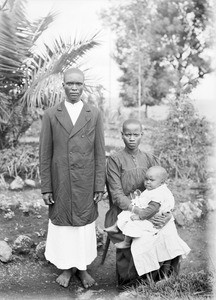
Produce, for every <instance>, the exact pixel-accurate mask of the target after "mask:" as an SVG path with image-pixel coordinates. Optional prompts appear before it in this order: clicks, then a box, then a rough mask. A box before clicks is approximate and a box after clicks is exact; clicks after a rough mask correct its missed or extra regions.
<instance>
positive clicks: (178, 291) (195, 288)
mask: <svg viewBox="0 0 216 300" xmlns="http://www.w3.org/2000/svg"><path fill="white" fill-rule="evenodd" d="M213 286H214V277H213V274H212V273H210V272H203V271H200V272H197V273H187V274H181V275H179V276H171V277H170V278H165V279H163V280H161V281H159V282H156V283H153V282H152V281H151V280H150V281H143V282H142V283H141V284H140V285H139V286H138V287H137V288H135V289H133V290H132V291H131V292H132V294H133V296H134V298H135V297H137V298H136V299H149V300H151V299H167V300H168V299H172V300H174V299H210V297H211V296H212V290H213ZM139 297H141V298H139ZM191 297H192V298H191Z"/></svg>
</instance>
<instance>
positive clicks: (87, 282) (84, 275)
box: [77, 270, 97, 289]
mask: <svg viewBox="0 0 216 300" xmlns="http://www.w3.org/2000/svg"><path fill="white" fill-rule="evenodd" d="M77 275H78V277H79V279H80V280H81V282H82V284H83V286H84V288H85V289H87V288H89V287H91V286H93V285H97V282H96V281H95V280H94V278H92V277H91V275H90V274H89V273H88V272H87V271H80V270H78V271H77Z"/></svg>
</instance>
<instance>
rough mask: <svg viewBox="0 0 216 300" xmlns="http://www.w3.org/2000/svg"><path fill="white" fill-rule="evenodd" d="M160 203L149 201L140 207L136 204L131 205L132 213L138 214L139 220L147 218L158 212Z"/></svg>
mask: <svg viewBox="0 0 216 300" xmlns="http://www.w3.org/2000/svg"><path fill="white" fill-rule="evenodd" d="M159 209H160V203H158V202H154V201H150V202H149V204H148V206H147V207H146V208H140V207H138V206H134V207H132V209H131V211H132V213H134V214H136V215H138V217H139V219H140V220H148V219H150V218H151V217H153V216H154V215H155V214H156V213H158V212H159Z"/></svg>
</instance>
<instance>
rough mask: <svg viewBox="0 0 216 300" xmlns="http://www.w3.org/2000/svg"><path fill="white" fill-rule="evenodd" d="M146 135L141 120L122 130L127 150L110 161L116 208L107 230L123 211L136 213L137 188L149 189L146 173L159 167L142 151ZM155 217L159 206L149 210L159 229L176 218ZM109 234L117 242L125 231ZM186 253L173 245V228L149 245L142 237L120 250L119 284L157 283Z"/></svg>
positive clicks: (108, 216) (108, 218) (109, 179)
mask: <svg viewBox="0 0 216 300" xmlns="http://www.w3.org/2000/svg"><path fill="white" fill-rule="evenodd" d="M142 135H143V132H142V126H141V123H140V122H139V121H138V120H134V119H128V120H126V121H125V122H124V123H123V127H122V139H123V141H124V144H125V148H124V149H123V150H121V151H119V152H117V153H115V154H113V155H111V156H110V157H109V158H108V161H107V183H108V189H109V191H108V192H109V193H110V196H111V199H112V205H111V207H110V209H109V211H108V212H107V214H106V217H105V228H106V227H110V226H112V225H114V224H115V223H116V221H117V216H118V214H119V213H120V212H121V211H123V210H125V211H127V210H128V211H132V209H133V205H132V202H131V199H132V195H133V194H134V192H136V190H137V189H138V190H140V191H141V192H143V191H144V190H145V187H144V180H143V179H144V178H145V174H146V171H147V170H148V169H149V168H150V167H152V166H155V165H159V163H158V161H157V160H156V159H155V158H154V157H153V156H151V155H149V154H147V153H144V152H142V151H141V150H140V149H139V144H140V141H141V137H142ZM151 210H152V214H151ZM154 214H155V207H154V206H152V207H149V211H148V216H149V220H150V221H151V222H152V223H153V225H155V226H158V227H163V226H164V224H165V223H167V222H168V221H169V220H170V219H171V216H172V215H171V214H170V213H168V214H167V215H165V216H154V217H153V218H151V217H152V216H153V215H154ZM165 228H168V229H165ZM108 234H109V237H110V239H111V241H112V242H113V243H119V242H122V241H123V240H124V235H123V234H122V233H121V232H117V233H116V232H109V233H108ZM188 250H189V248H188ZM185 254H187V253H186V251H185V249H183V248H182V247H179V246H178V245H176V244H173V242H172V236H171V235H170V231H169V226H165V227H164V228H163V230H161V231H160V232H159V233H158V234H157V235H155V237H154V239H153V240H152V241H151V243H149V244H148V245H147V243H146V241H145V239H144V238H143V237H142V236H141V237H139V238H136V239H133V241H132V244H131V248H123V249H118V248H117V250H116V273H117V281H118V285H119V286H121V285H125V284H128V283H133V282H134V281H136V280H137V279H140V278H142V279H143V278H145V277H146V274H150V275H151V277H152V278H153V279H154V280H157V279H158V277H161V276H162V277H163V275H164V274H166V275H167V276H168V275H169V274H170V273H172V272H175V273H177V272H178V270H179V259H180V256H181V255H185ZM134 263H135V264H134Z"/></svg>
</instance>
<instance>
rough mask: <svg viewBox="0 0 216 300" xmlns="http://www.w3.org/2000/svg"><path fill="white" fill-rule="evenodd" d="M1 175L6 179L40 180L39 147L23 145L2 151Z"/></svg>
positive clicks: (0, 154)
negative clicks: (18, 177)
mask: <svg viewBox="0 0 216 300" xmlns="http://www.w3.org/2000/svg"><path fill="white" fill-rule="evenodd" d="M0 173H2V174H3V175H4V177H16V176H17V175H19V176H20V177H22V178H25V179H26V178H30V179H39V149H38V145H26V144H22V145H19V146H17V147H15V148H9V149H3V150H1V151H0Z"/></svg>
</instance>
